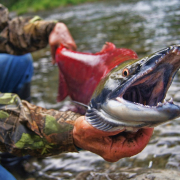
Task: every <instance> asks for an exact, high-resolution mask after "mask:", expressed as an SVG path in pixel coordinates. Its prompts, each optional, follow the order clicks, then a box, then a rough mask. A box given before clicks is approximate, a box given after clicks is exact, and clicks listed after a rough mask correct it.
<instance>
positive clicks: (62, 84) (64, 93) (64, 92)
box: [57, 72, 69, 102]
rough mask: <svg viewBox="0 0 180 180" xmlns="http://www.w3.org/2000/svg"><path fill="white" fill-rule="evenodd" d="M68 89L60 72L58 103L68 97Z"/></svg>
mask: <svg viewBox="0 0 180 180" xmlns="http://www.w3.org/2000/svg"><path fill="white" fill-rule="evenodd" d="M68 94H69V93H68V87H67V84H66V81H65V79H64V75H63V74H62V73H61V72H59V87H58V97H57V101H58V102H60V101H62V100H64V99H65V98H66V97H67V96H68Z"/></svg>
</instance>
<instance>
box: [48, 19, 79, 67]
mask: <svg viewBox="0 0 180 180" xmlns="http://www.w3.org/2000/svg"><path fill="white" fill-rule="evenodd" d="M60 44H63V45H64V46H65V47H66V48H67V49H70V50H76V43H75V41H74V39H73V38H72V36H71V34H70V32H69V30H68V28H67V26H66V25H65V24H64V23H60V22H59V23H57V24H56V25H55V27H54V29H53V30H52V32H51V34H50V35H49V45H50V48H51V54H52V63H53V64H54V63H55V53H56V49H57V48H58V46H59V45H60Z"/></svg>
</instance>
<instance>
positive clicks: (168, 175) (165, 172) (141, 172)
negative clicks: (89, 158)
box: [75, 168, 180, 180]
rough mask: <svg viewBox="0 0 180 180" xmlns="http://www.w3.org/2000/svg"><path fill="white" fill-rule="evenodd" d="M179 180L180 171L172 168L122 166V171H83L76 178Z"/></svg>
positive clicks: (97, 179) (79, 179) (85, 179)
mask: <svg viewBox="0 0 180 180" xmlns="http://www.w3.org/2000/svg"><path fill="white" fill-rule="evenodd" d="M117 179H118V180H162V179H163V180H179V179H180V172H179V171H176V170H170V169H142V168H134V169H127V168H124V169H123V168H122V169H121V171H120V172H117V171H116V172H108V173H107V172H102V171H101V172H92V171H91V172H81V173H79V174H78V175H77V176H76V179H75V180H117Z"/></svg>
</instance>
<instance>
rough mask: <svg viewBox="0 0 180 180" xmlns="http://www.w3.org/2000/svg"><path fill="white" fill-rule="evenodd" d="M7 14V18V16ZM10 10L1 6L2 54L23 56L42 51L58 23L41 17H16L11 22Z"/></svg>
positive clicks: (0, 40)
mask: <svg viewBox="0 0 180 180" xmlns="http://www.w3.org/2000/svg"><path fill="white" fill-rule="evenodd" d="M5 14H6V16H5ZM8 14H9V13H8V10H7V8H5V7H4V6H2V5H1V4H0V15H1V16H0V52H1V53H9V54H13V55H22V54H26V53H28V52H33V51H36V50H39V49H42V48H44V47H46V46H47V44H48V37H49V34H50V33H51V31H52V30H53V28H54V26H55V24H56V22H55V21H45V20H42V19H41V18H40V17H38V16H35V17H34V18H29V17H27V18H24V17H16V18H13V19H12V20H10V19H9V18H8Z"/></svg>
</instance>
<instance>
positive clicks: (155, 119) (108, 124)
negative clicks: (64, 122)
mask: <svg viewBox="0 0 180 180" xmlns="http://www.w3.org/2000/svg"><path fill="white" fill-rule="evenodd" d="M135 64H138V65H139V67H138V69H136V70H135V71H134V74H133V73H132V75H131V76H130V78H127V79H126V80H122V79H121V83H119V84H118V83H117V82H118V81H117V80H115V78H114V77H116V78H117V76H119V75H117V74H119V72H122V71H121V70H120V68H117V70H115V71H114V72H112V73H109V75H108V78H106V80H105V82H104V89H102V90H101V91H102V93H100V92H99V90H98V88H97V90H96V92H98V93H97V94H96V93H94V94H95V95H94V96H93V97H92V99H91V103H90V104H89V108H88V110H87V113H86V120H87V121H88V122H89V123H90V124H91V125H93V126H94V127H96V128H98V129H100V130H104V131H115V130H118V129H119V130H121V129H126V130H127V131H137V130H138V129H139V128H142V127H155V126H157V125H159V124H162V123H164V122H167V121H170V120H172V119H175V118H177V117H179V116H180V107H179V106H177V105H175V104H174V103H173V100H172V99H171V100H170V101H169V102H164V103H162V102H163V100H164V98H165V96H166V93H167V90H168V88H169V87H170V85H171V82H172V80H173V77H174V75H175V74H176V72H177V70H178V69H179V67H180V45H175V46H171V47H169V48H166V49H163V50H161V51H158V52H156V53H154V54H153V55H151V56H149V57H145V58H143V59H140V60H138V61H135V62H134V63H133V64H131V65H130V66H128V65H127V66H126V67H124V68H130V67H135V66H134V65H135ZM110 77H113V78H110ZM117 79H118V78H117ZM119 79H120V78H119ZM113 83H114V85H112V84H113ZM116 84H117V86H116ZM110 86H111V87H110ZM108 87H110V88H109V89H108ZM112 87H113V88H112ZM105 89H106V94H105V93H104V92H105ZM101 94H105V96H104V98H103V96H102V95H101ZM99 97H101V98H99Z"/></svg>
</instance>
